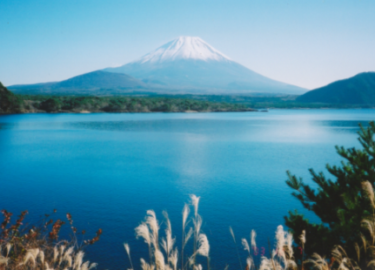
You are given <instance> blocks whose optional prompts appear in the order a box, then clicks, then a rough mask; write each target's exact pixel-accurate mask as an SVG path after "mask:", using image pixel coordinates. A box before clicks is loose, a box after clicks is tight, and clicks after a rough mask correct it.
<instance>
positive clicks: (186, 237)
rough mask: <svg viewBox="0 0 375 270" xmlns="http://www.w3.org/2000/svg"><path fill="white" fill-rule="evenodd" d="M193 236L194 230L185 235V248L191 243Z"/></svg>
mask: <svg viewBox="0 0 375 270" xmlns="http://www.w3.org/2000/svg"><path fill="white" fill-rule="evenodd" d="M192 235H193V229H192V228H190V229H189V231H188V233H187V234H186V235H185V239H184V246H186V244H187V242H188V241H189V239H190V238H191V236H192Z"/></svg>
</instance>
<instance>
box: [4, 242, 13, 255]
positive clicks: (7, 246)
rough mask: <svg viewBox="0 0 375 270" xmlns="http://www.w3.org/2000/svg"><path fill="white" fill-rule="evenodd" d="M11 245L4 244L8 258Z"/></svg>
mask: <svg viewBox="0 0 375 270" xmlns="http://www.w3.org/2000/svg"><path fill="white" fill-rule="evenodd" d="M12 246H13V245H12V244H11V243H7V244H6V246H5V248H6V250H7V257H8V256H9V252H10V250H11V249H12Z"/></svg>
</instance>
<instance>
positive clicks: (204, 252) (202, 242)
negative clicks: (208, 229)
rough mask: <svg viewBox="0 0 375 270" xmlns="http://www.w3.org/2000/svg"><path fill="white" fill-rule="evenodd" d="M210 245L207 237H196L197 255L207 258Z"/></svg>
mask: <svg viewBox="0 0 375 270" xmlns="http://www.w3.org/2000/svg"><path fill="white" fill-rule="evenodd" d="M209 252H210V245H209V243H208V239H207V236H206V235H205V234H203V233H201V234H200V235H199V237H198V249H197V253H198V254H199V255H201V256H204V257H209Z"/></svg>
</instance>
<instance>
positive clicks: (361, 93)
mask: <svg viewBox="0 0 375 270" xmlns="http://www.w3.org/2000/svg"><path fill="white" fill-rule="evenodd" d="M297 101H300V102H319V103H329V104H358V105H375V72H365V73H360V74H358V75H356V76H354V77H351V78H349V79H345V80H341V81H336V82H333V83H331V84H329V85H327V86H324V87H321V88H318V89H315V90H312V91H309V92H307V93H306V94H304V95H302V96H299V97H298V98H297Z"/></svg>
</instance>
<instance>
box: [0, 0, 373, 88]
mask: <svg viewBox="0 0 375 270" xmlns="http://www.w3.org/2000/svg"><path fill="white" fill-rule="evenodd" d="M374 14H375V1H374V0H230V1H223V0H214V1H213V0H174V1H164V0H158V1H153V0H148V1H146V0H132V1H130V0H48V1H37V0H35V1H31V0H22V1H19V0H1V1H0V37H1V39H0V81H2V82H3V83H4V84H5V85H12V84H23V83H36V82H47V81H59V80H64V79H67V78H69V77H72V76H75V75H79V74H82V73H86V72H89V71H93V70H98V69H102V68H105V67H110V66H119V65H122V64H125V63H127V62H129V61H132V60H135V59H137V58H139V57H141V56H142V55H144V54H146V53H148V52H149V51H151V50H153V49H155V48H156V47H158V46H160V45H162V44H164V43H166V42H168V41H170V40H172V39H174V38H177V37H178V36H182V35H187V36H199V37H201V38H202V39H203V40H205V41H206V42H208V43H209V44H210V45H212V46H213V47H215V48H216V49H218V50H220V51H221V52H223V53H224V54H226V55H228V56H229V57H231V58H232V59H233V60H235V61H237V62H239V63H241V64H242V65H244V66H246V67H248V68H250V69H252V70H254V71H256V72H258V73H261V74H263V75H265V76H267V77H270V78H272V79H276V80H280V81H283V82H287V83H291V84H295V85H298V86H301V87H305V88H308V89H312V88H315V87H319V86H322V85H325V84H327V83H330V82H332V81H334V80H338V79H342V78H347V77H350V76H353V75H355V74H357V73H360V72H363V71H375V15H374Z"/></svg>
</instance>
